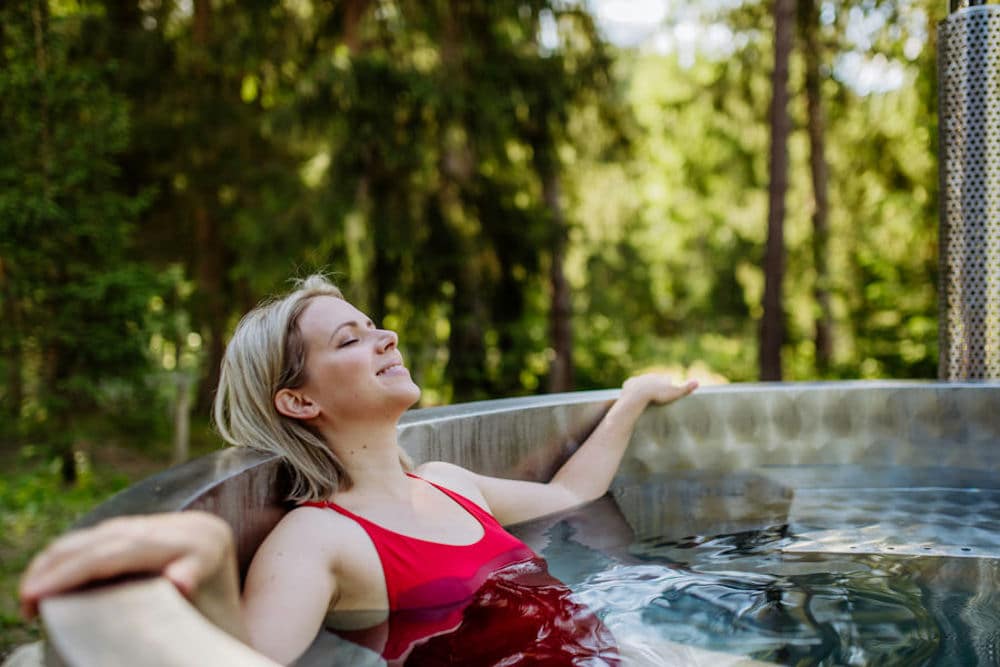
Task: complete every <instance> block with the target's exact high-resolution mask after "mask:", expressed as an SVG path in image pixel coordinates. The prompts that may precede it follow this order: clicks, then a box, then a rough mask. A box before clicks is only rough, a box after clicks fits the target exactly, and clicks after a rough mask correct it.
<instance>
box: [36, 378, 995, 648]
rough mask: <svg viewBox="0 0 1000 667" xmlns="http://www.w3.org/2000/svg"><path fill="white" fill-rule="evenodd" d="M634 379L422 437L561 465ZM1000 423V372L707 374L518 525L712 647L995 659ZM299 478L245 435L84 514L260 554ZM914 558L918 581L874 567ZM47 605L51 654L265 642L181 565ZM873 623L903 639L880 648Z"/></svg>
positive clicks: (682, 642) (417, 435)
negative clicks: (574, 488)
mask: <svg viewBox="0 0 1000 667" xmlns="http://www.w3.org/2000/svg"><path fill="white" fill-rule="evenodd" d="M616 395H617V392H616V391H599V392H579V393H571V394H555V395H547V396H540V397H532V398H518V399H506V400H497V401H486V402H478V403H469V404H462V405H456V406H451V407H444V408H431V409H425V410H415V411H411V412H409V413H407V414H406V415H405V416H404V418H403V420H402V422H401V426H400V441H401V443H402V445H403V447H404V448H405V449H406V450H407V451H408V452H409V453H410V454H411V455H412V456H413V458H414V460H415V461H417V462H420V461H425V460H445V461H451V462H454V463H457V464H459V465H463V466H465V467H468V468H470V469H472V470H475V471H477V472H480V473H484V474H491V475H499V476H510V477H517V478H523V479H536V480H544V479H547V478H549V477H550V476H551V474H552V473H553V472H554V471H555V469H557V467H558V466H559V464H560V463H561V462H562V461H563V460H564V459H565V458H566V456H567V455H568V454H569V453H570V452H571V451H572V450H573V448H574V447H575V446H576V444H577V443H579V442H581V441H582V440H583V439H584V438H585V437H586V435H587V434H588V433H589V432H590V430H592V429H593V427H594V425H595V424H596V423H597V422H598V421H599V419H600V418H601V416H602V415H603V414H604V412H605V411H606V410H607V408H608V406H609V405H610V403H611V401H613V399H614V398H615V396H616ZM998 442H1000V384H992V383H930V382H928V383H923V382H846V383H815V384H766V385H731V386H723V387H711V388H703V389H701V390H699V391H698V392H697V393H696V394H694V395H692V396H691V397H688V398H686V399H684V400H683V401H681V402H679V403H677V404H673V405H670V406H665V407H653V408H650V409H649V410H647V412H646V413H645V414H644V415H643V416H642V418H641V419H640V421H639V424H638V425H637V428H636V430H635V433H634V436H633V438H632V441H631V443H630V446H629V449H628V451H627V453H626V455H625V459H624V461H623V463H622V465H621V468H620V470H619V472H618V475H617V477H616V478H615V481H614V483H613V486H612V492H611V493H610V494H609V495H608V496H606V497H605V498H603V499H601V500H599V501H597V503H594V504H592V505H590V506H587V507H585V508H580V509H578V510H574V511H570V512H566V513H563V514H560V515H557V516H551V517H545V518H543V519H539V520H536V521H532V522H529V523H526V524H522V525H519V526H514V527H512V530H513V531H514V532H515V533H516V534H518V535H519V536H521V537H522V539H524V540H525V541H527V542H528V543H529V545H530V546H532V547H533V548H534V549H535V550H536V551H537V552H538V553H540V554H542V555H544V556H545V557H546V558H547V560H549V563H550V568H551V569H552V571H553V573H554V574H556V575H557V576H559V577H561V578H562V579H563V580H564V581H566V582H567V583H568V584H569V585H570V586H571V587H572V588H573V589H574V591H576V592H577V594H578V595H579V596H580V597H581V599H583V600H585V601H586V602H587V604H589V605H592V606H593V607H594V608H595V609H596V610H597V611H598V613H599V614H601V615H602V616H603V617H604V618H605V620H606V622H607V623H608V624H609V625H610V627H611V628H612V630H613V631H614V632H615V633H616V635H617V634H618V633H625V634H632V635H634V639H636V641H639V642H645V643H648V644H654V643H656V642H662V645H663V646H673V647H675V648H677V647H681V650H682V653H683V648H682V647H684V646H689V647H690V652H687V653H683V655H685V656H687V658H690V659H691V660H692V661H694V662H699V661H700V662H701V663H702V664H719V663H718V658H719V656H720V654H721V653H726V654H729V655H732V656H734V658H735V656H738V655H740V654H743V655H753V656H755V657H757V658H761V659H764V660H769V661H775V662H779V663H782V662H783V663H791V662H797V663H798V664H831V661H833V662H836V664H865V663H866V662H868V663H870V662H880V663H881V664H886V662H887V661H888V662H890V663H891V662H894V661H897V662H898V663H899V664H914V662H920V663H921V664H928V663H929V664H971V663H972V662H976V661H978V662H979V663H980V664H993V663H995V662H996V661H997V660H998V653H997V651H998V649H1000V640H998V628H1000V599H998V595H997V593H996V591H997V590H998V589H1000V576H998V562H1000V560H998V559H1000V474H998V473H1000V446H998ZM283 488H284V481H283V476H282V474H281V469H280V466H279V465H278V463H277V461H276V460H274V459H273V458H269V457H266V456H262V455H259V454H255V453H252V452H249V451H241V450H238V449H226V450H222V451H220V452H218V453H215V454H213V455H210V456H207V457H204V458H202V459H199V460H196V461H192V462H190V463H187V464H185V465H181V466H178V467H175V468H172V469H170V470H167V471H165V472H163V473H161V474H159V475H156V476H154V477H152V478H150V479H147V480H145V481H143V482H141V483H139V484H136V485H134V486H133V487H131V488H129V489H127V490H126V491H124V492H122V493H121V494H119V495H117V496H115V497H113V498H112V499H110V500H109V501H107V502H106V503H104V504H102V505H101V506H99V507H98V508H96V509H95V510H94V511H93V512H92V513H90V514H89V515H87V516H86V517H85V518H84V519H83V520H82V521H81V525H89V524H92V523H94V522H96V521H99V520H101V519H104V518H107V517H110V516H116V515H122V514H132V513H145V512H157V511H168V510H177V509H190V508H197V509H203V510H207V511H211V512H213V513H215V514H218V515H220V516H222V517H223V518H225V519H226V520H227V521H229V522H230V524H232V526H233V528H234V531H235V534H236V536H237V543H238V552H239V560H240V566H241V570H243V571H245V568H246V566H247V565H248V563H249V561H250V559H251V558H252V555H253V552H254V550H255V549H256V547H257V545H258V544H259V543H260V541H261V540H262V539H263V537H264V536H265V535H266V534H267V532H268V531H269V530H270V529H271V528H272V527H273V526H274V524H275V523H276V522H277V521H278V520H279V519H280V517H281V516H282V514H283V513H284V512H285V511H286V509H287V508H286V507H285V506H284V505H283V504H282V502H281V493H282V489H283ZM778 564H780V566H779V565H778ZM901 569H902V570H906V572H905V574H906V575H907V578H906V579H905V581H907V582H909V583H906V584H902V583H899V582H897V581H895V580H891V581H889V580H881V579H880V580H879V582H878V583H876V582H875V580H874V579H872V578H871V576H874V574H879V573H881V574H885V573H888V574H889V575H892V576H895V575H896V574H898V573H899V571H900V570H901ZM852 573H853V574H857V573H860V576H861V580H862V582H863V583H862V584H861V590H860V591H859V590H856V589H852V588H851V586H854V585H856V582H853V583H852V581H849V580H850V579H851V576H852ZM873 573H874V574H873ZM900 581H902V580H900ZM810 586H812V587H813V588H812V589H810ZM41 613H42V618H43V621H44V623H45V627H46V630H47V634H48V642H49V649H50V652H51V653H52V654H53V655H54V656H57V657H58V658H59V659H60V660H62V661H63V662H64V663H65V664H69V665H92V664H93V665H97V664H109V663H108V660H109V659H110V658H112V657H113V658H114V662H117V663H121V664H139V663H142V664H151V661H152V662H156V663H157V664H160V663H162V664H191V660H192V659H195V660H196V661H197V662H199V663H202V664H204V661H205V660H206V659H208V656H214V657H212V660H214V661H215V662H217V663H219V664H221V663H220V662H219V661H222V662H227V663H229V664H235V662H234V661H243V662H246V663H247V664H250V663H251V662H253V660H254V659H253V656H252V655H251V654H249V653H248V652H247V651H245V650H244V649H243V648H242V646H241V645H239V644H237V643H236V642H233V641H231V640H229V639H228V637H227V636H226V635H225V634H224V633H222V632H220V631H218V630H217V629H215V628H214V627H212V626H210V625H209V624H208V622H207V621H204V619H202V617H201V616H200V615H199V614H198V613H197V612H196V611H195V610H194V609H193V608H192V607H190V606H189V605H187V604H186V603H185V602H184V601H183V600H182V599H181V598H180V597H179V596H178V595H177V594H176V592H174V591H173V589H172V588H171V587H170V586H169V585H168V584H166V583H165V582H163V581H162V580H154V581H142V582H134V581H133V582H126V583H124V584H118V585H115V586H112V587H105V588H102V589H99V590H97V591H88V592H85V593H78V594H73V595H68V596H63V597H61V598H57V599H54V600H50V601H46V602H45V603H44V604H43V605H42V611H41ZM851 614H855V615H856V616H863V617H864V619H865V622H870V623H871V625H872V626H874V628H875V629H874V630H873V629H871V627H869V626H866V628H867V629H863V630H859V629H858V628H857V627H855V626H852V625H851V624H850V622H849V621H845V618H852V616H851ZM991 619H992V621H991ZM893 623H897V626H895V629H893V628H894V626H893ZM837 632H843V633H847V636H846V637H841V638H837V637H834V638H832V639H831V636H830V633H834V634H836V633H837ZM783 633H784V634H783ZM851 633H854V635H855V636H856V637H855V639H857V641H855V642H854V643H852V641H854V640H852V639H851ZM866 633H867V634H866ZM869 635H871V636H869ZM859 637H860V638H859ZM866 637H867V638H868V639H865V638H866ZM817 638H818V639H817ZM328 639H329V638H327V640H328ZM869 639H870V640H871V642H874V644H875V645H878V644H881V645H882V646H883V648H884V647H885V646H888V648H887V649H885V650H883V651H882V652H881V653H872V652H871V651H873V650H875V649H867V648H866V646H867V644H865V641H868V640H869ZM862 640H864V641H862ZM897 645H898V646H897ZM914 645H916V646H917V649H913V650H911V649H908V648H906V647H907V646H910V647H912V646H914ZM331 646H332V644H331ZM152 647H159V648H152ZM333 650H336V649H333ZM914 650H915V651H916V653H914V652H913V651H914ZM866 651H868V652H867V653H866ZM677 655H681V653H678V654H677ZM810 661H812V662H810ZM823 661H826V662H823ZM956 661H957V662H956Z"/></svg>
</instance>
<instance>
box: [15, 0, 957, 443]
mask: <svg viewBox="0 0 1000 667" xmlns="http://www.w3.org/2000/svg"><path fill="white" fill-rule="evenodd" d="M195 4H196V5H197V6H196V7H195V9H197V11H195V12H194V13H193V14H192V12H191V11H188V10H186V9H184V8H183V7H182V6H181V5H180V4H178V3H175V2H162V3H152V4H149V3H145V4H142V3H110V2H97V3H81V4H71V5H65V4H62V3H47V2H44V0H35V2H33V3H21V6H19V7H5V8H4V9H3V10H2V11H3V12H4V13H3V16H2V18H3V37H2V54H3V55H2V57H3V64H4V67H3V68H0V94H2V97H3V99H4V100H5V103H4V104H3V105H2V106H0V120H2V121H3V127H4V133H3V134H2V135H0V153H2V154H0V157H2V161H0V182H2V185H3V188H2V189H0V281H2V282H0V286H2V290H0V304H2V305H3V308H4V311H3V316H4V319H5V321H10V322H11V323H12V324H11V326H7V327H4V328H3V330H2V331H0V347H2V361H0V371H2V372H3V377H4V380H3V383H4V384H3V385H2V386H3V390H2V391H3V392H4V398H5V401H6V404H7V405H9V404H13V403H17V406H18V407H17V408H16V410H15V411H14V412H13V413H11V414H12V415H13V416H15V417H17V419H15V420H12V421H9V422H8V423H17V424H19V426H20V428H21V431H22V434H23V432H24V431H26V430H28V431H32V432H34V433H36V434H51V433H54V432H59V433H66V434H68V435H66V437H68V438H70V439H72V438H77V439H79V438H82V437H87V436H89V437H97V436H98V435H99V436H100V437H105V436H109V435H113V434H114V432H115V430H116V428H115V427H111V426H108V425H109V424H117V425H118V427H117V428H118V430H119V431H120V428H121V427H123V426H124V427H127V428H130V429H131V430H132V431H138V430H141V431H143V432H144V433H146V434H148V435H149V436H151V438H152V439H154V440H156V439H161V440H162V439H163V438H165V437H166V436H167V435H168V433H169V428H168V425H167V424H168V420H167V418H166V415H169V414H170V412H171V410H172V404H173V402H174V401H175V400H176V395H177V392H176V387H177V386H178V384H177V383H178V382H180V381H182V379H183V378H182V376H183V377H194V376H200V377H201V378H202V383H201V386H200V389H199V393H198V396H199V401H200V408H199V409H200V410H201V412H200V413H199V414H200V415H201V416H202V417H204V415H205V414H206V412H205V406H206V404H207V402H208V400H210V398H211V390H212V378H213V370H214V369H215V368H216V367H217V364H218V355H219V354H220V353H221V349H222V343H223V342H224V339H225V337H226V335H227V333H228V331H229V330H230V328H231V327H232V326H233V324H234V323H235V321H236V319H237V318H238V316H239V315H240V314H241V313H242V312H244V311H245V310H246V309H248V308H249V307H251V306H252V305H253V304H254V303H256V302H257V301H258V300H260V299H261V298H262V297H264V296H266V295H267V294H269V293H272V292H275V291H280V290H283V289H285V288H286V287H287V282H286V281H287V278H288V277H289V276H291V275H295V274H299V275H301V274H303V273H306V272H308V271H311V270H316V269H324V268H325V269H330V270H332V271H333V273H334V275H335V277H337V279H338V280H340V281H341V282H342V283H343V284H344V286H345V288H346V291H347V292H348V294H349V296H351V297H352V298H354V299H356V300H357V302H358V303H359V305H361V306H362V307H363V308H365V309H367V310H368V311H369V312H370V313H371V314H372V315H373V317H374V318H375V319H377V320H379V321H381V322H382V323H384V324H385V325H386V326H389V327H392V328H395V329H397V330H398V331H399V332H400V334H401V340H402V344H403V347H404V350H405V352H406V354H407V357H408V359H409V360H410V363H411V366H412V369H413V372H414V375H415V377H416V378H417V379H418V380H419V381H420V382H421V384H422V385H423V387H424V389H425V392H424V401H425V404H434V403H438V402H446V401H451V400H464V399H469V398H485V397H494V396H502V395H513V394H520V393H527V392H534V391H538V390H539V389H540V388H541V387H544V386H545V385H544V383H545V379H546V376H547V374H548V372H549V369H550V364H551V360H552V357H553V348H554V342H553V340H552V334H551V323H550V321H549V315H550V311H551V301H552V283H551V277H550V268H551V267H552V257H553V252H554V250H553V248H554V247H555V245H554V243H555V241H557V240H558V239H559V238H561V237H562V236H565V238H567V239H568V246H567V249H566V258H565V262H564V269H565V273H566V276H567V278H568V280H569V284H570V286H571V288H572V293H573V316H572V317H573V320H572V323H573V332H574V334H573V335H574V347H573V355H574V362H575V365H576V371H577V384H578V385H579V386H580V387H582V388H583V387H604V386H613V385H616V384H618V383H619V382H620V381H621V380H622V379H623V378H624V377H625V376H626V375H627V374H628V373H630V372H633V371H635V370H636V369H639V368H643V367H647V366H651V365H666V366H670V367H674V368H679V369H682V370H683V369H685V368H690V367H692V366H699V367H702V368H705V369H707V370H708V371H709V372H711V373H712V374H714V375H715V376H721V377H725V378H727V379H729V380H751V379H754V378H756V377H757V370H756V361H755V352H754V350H755V349H756V344H755V339H756V336H757V328H758V321H759V318H760V316H761V312H760V311H761V306H760V302H761V294H762V290H763V275H762V272H761V269H760V264H761V259H762V254H763V243H764V234H765V217H766V194H767V193H766V190H767V185H768V184H767V182H766V181H767V163H766V160H767V146H768V141H769V138H768V134H767V124H766V118H765V116H766V111H767V105H768V102H769V99H770V91H769V89H768V86H769V84H768V70H769V67H770V65H769V59H770V53H771V51H772V48H771V44H770V40H771V31H770V29H769V22H770V21H771V17H770V8H769V7H770V6H769V3H764V2H749V1H748V2H742V3H724V5H725V6H726V7H727V8H728V9H726V10H725V11H724V12H719V13H718V14H717V15H715V16H707V17H705V18H704V20H705V21H706V22H712V21H714V22H717V23H720V24H724V25H725V26H727V28H728V29H729V30H730V31H731V32H732V40H731V47H730V48H729V50H728V51H724V52H721V53H711V52H707V51H699V52H696V53H695V54H694V55H693V57H690V58H689V57H683V58H682V57H680V56H679V55H678V53H676V52H675V53H666V54H663V53H657V52H655V51H653V50H648V49H647V50H622V51H616V50H614V49H613V48H611V47H609V45H607V44H606V43H605V42H604V41H603V39H602V37H601V35H600V32H599V30H598V28H597V26H596V25H595V24H594V19H593V17H591V16H590V15H589V14H588V13H587V12H586V11H584V10H582V9H580V8H579V7H576V6H574V5H566V4H565V3H557V2H551V1H548V0H532V1H531V2H512V1H511V2H508V1H502V2H493V3H418V2H410V1H408V0H396V1H392V2H368V1H367V0H355V1H354V2H347V3H333V4H332V5H329V4H328V5H324V4H319V3H317V4H314V3H310V2H303V3H283V2H278V1H277V0H264V1H263V2H255V3H250V4H245V3H244V4H241V3H234V2H222V3H218V2H215V3H202V2H198V3H195ZM49 13H51V14H52V16H51V17H50V16H49ZM819 15H820V25H819V27H818V31H819V33H818V34H819V37H820V41H821V43H822V45H823V49H824V51H823V66H824V69H823V72H824V75H825V78H824V81H823V99H824V102H825V104H826V107H827V109H826V111H827V119H828V123H827V133H826V142H827V157H828V160H829V165H830V173H831V181H830V199H831V207H832V208H831V217H830V227H831V240H830V243H829V247H828V251H827V252H828V258H827V263H828V265H829V266H830V268H831V277H830V278H829V282H830V284H829V285H827V286H826V287H827V288H828V290H829V292H830V294H831V300H832V307H833V319H834V321H833V325H834V360H833V361H834V363H833V365H832V368H831V369H830V370H828V371H827V375H826V376H825V377H930V376H933V374H934V366H935V364H936V355H937V352H936V342H935V331H936V318H937V314H936V312H935V291H934V290H935V279H934V274H935V271H936V252H937V249H936V235H935V231H934V230H935V224H936V214H935V211H936V208H937V191H936V188H937V183H936V178H935V171H936V163H935V158H934V142H935V141H936V129H935V124H936V120H935V116H934V102H933V90H934V62H933V51H932V48H931V45H930V44H929V38H928V37H927V34H926V33H927V32H928V28H933V24H934V20H935V19H936V18H940V9H939V8H936V6H934V5H932V4H931V3H930V2H929V0H927V1H925V0H879V1H877V2H867V3H859V2H852V1H849V0H838V1H837V2H828V3H823V4H822V7H821V11H820V12H819ZM859 20H860V21H861V22H862V23H863V24H864V25H865V26H868V28H867V32H866V31H864V30H862V31H860V32H859V31H858V30H857V29H856V28H857V25H859V24H858V21H859ZM39 21H41V23H39ZM543 24H544V25H546V26H548V31H549V32H548V34H547V37H546V38H545V39H544V40H543V39H541V38H540V35H541V33H542V32H543V31H542V29H541V28H542V26H543ZM39 26H40V27H41V28H43V30H42V31H41V34H43V39H42V42H41V43H39V42H38V41H37V40H36V34H38V31H36V27H39ZM859 35H860V37H859ZM541 42H544V43H541ZM39 44H41V46H42V47H43V48H42V49H41V52H42V53H43V54H44V56H45V57H44V58H43V59H42V60H39V53H40V51H39ZM914 44H917V45H918V46H919V45H922V48H920V49H917V50H914ZM847 56H850V57H860V58H862V59H863V60H866V61H868V62H871V61H874V60H876V59H877V58H879V57H881V58H883V61H882V62H885V63H889V64H890V65H892V66H893V67H899V68H901V71H902V72H903V76H904V81H905V83H904V85H902V86H900V87H896V88H894V89H891V90H888V91H885V92H872V93H867V92H864V91H861V90H859V89H858V88H857V86H855V85H854V83H853V82H852V81H851V80H850V76H849V75H848V74H845V72H846V71H847V70H846V69H845V67H844V62H845V60H844V58H845V57H847ZM803 70H804V66H803V62H802V58H801V53H797V54H796V55H795V57H794V58H793V63H792V79H791V86H792V93H793V103H792V106H791V111H792V114H793V118H794V119H795V123H796V126H795V131H794V133H793V136H792V141H791V145H790V159H791V164H792V170H791V182H790V191H789V200H788V219H787V221H786V229H787V237H786V240H787V250H788V271H789V274H788V276H789V277H788V280H787V283H786V285H785V302H786V304H785V310H786V312H787V313H788V322H787V331H788V335H789V339H788V341H787V344H786V346H785V350H784V354H785V357H786V364H785V365H786V368H788V369H789V377H790V379H812V378H816V377H817V374H818V371H817V370H816V362H815V359H814V356H815V354H814V350H813V349H812V339H813V331H812V329H813V326H814V319H815V318H814V316H815V312H816V305H815V303H814V301H815V299H814V287H815V285H816V274H815V267H814V266H813V257H812V254H811V252H812V250H811V248H812V238H811V236H812V232H811V223H810V216H811V213H812V206H813V203H812V192H811V185H810V182H809V178H808V142H807V141H806V136H805V109H804V97H803V94H802V87H803ZM8 100H9V102H8ZM553 183H559V184H560V185H561V197H560V198H559V200H558V202H557V204H558V207H557V208H558V209H560V210H561V213H562V215H561V216H557V215H556V212H557V211H556V209H554V208H553V204H552V202H551V201H546V199H545V188H546V185H547V184H548V185H549V186H551V185H552V184H553ZM8 399H11V400H8ZM140 404H142V405H144V406H145V407H140ZM69 406H74V407H82V406H90V407H91V408H96V410H93V411H92V414H94V418H93V419H89V420H88V419H81V418H80V417H79V416H77V415H73V414H71V413H70V412H69ZM112 407H115V408H118V409H111V408H112ZM112 415H114V419H111V417H112ZM59 423H64V424H66V426H67V428H65V429H53V425H54V424H59ZM53 437H56V436H53Z"/></svg>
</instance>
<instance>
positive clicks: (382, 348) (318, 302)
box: [298, 296, 420, 423]
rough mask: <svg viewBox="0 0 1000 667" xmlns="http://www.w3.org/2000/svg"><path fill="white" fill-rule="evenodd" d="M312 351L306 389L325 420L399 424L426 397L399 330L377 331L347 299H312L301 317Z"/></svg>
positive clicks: (303, 389) (309, 348) (309, 357)
mask: <svg viewBox="0 0 1000 667" xmlns="http://www.w3.org/2000/svg"><path fill="white" fill-rule="evenodd" d="M298 324H299V329H300V331H301V333H302V337H303V339H304V341H305V347H306V369H305V370H306V381H305V383H304V384H303V385H302V386H301V387H300V390H301V391H302V392H303V393H305V394H306V395H308V396H309V397H310V398H311V399H312V400H313V401H314V402H315V403H316V404H317V405H318V407H319V409H320V414H319V415H318V418H319V419H323V418H324V417H326V419H327V420H330V421H331V422H332V423H343V422H346V421H372V420H375V421H379V420H383V419H386V420H388V419H391V420H396V419H398V418H399V415H400V414H401V413H402V412H404V411H405V410H406V409H407V408H409V407H410V406H411V405H413V404H414V403H416V402H417V400H418V399H419V398H420V388H419V387H418V386H417V385H416V384H415V383H414V382H413V380H412V379H411V378H410V372H409V371H408V370H407V369H406V366H404V365H403V357H402V355H401V354H400V353H399V348H398V347H397V346H396V344H397V342H398V339H397V336H396V334H395V332H393V331H386V330H383V329H376V328H375V325H374V324H373V323H372V321H371V320H370V319H368V317H367V316H365V314H364V313H362V312H361V311H359V310H358V309H357V308H355V307H354V306H352V305H351V304H350V303H348V302H347V301H344V300H343V299H338V298H336V297H331V296H320V297H316V298H314V299H312V300H311V301H310V302H309V304H308V305H307V306H306V308H305V310H304V311H303V312H302V315H300V316H299V322H298Z"/></svg>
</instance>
